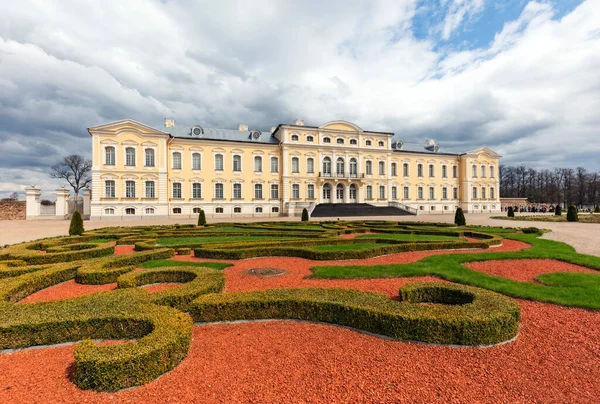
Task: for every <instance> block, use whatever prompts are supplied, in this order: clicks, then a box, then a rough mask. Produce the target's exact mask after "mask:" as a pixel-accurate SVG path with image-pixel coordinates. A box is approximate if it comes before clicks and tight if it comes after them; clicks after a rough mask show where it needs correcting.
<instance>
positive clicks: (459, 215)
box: [454, 208, 467, 226]
mask: <svg viewBox="0 0 600 404" xmlns="http://www.w3.org/2000/svg"><path fill="white" fill-rule="evenodd" d="M454 224H456V225H457V226H464V225H466V224H467V221H466V220H465V214H464V213H463V210H462V208H458V209H456V213H455V214H454Z"/></svg>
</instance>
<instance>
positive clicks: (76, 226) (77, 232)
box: [69, 210, 84, 236]
mask: <svg viewBox="0 0 600 404" xmlns="http://www.w3.org/2000/svg"><path fill="white" fill-rule="evenodd" d="M83 231H84V230H83V218H82V217H81V213H79V211H78V210H76V211H75V213H73V217H72V218H71V225H70V226H69V236H81V235H82V234H83Z"/></svg>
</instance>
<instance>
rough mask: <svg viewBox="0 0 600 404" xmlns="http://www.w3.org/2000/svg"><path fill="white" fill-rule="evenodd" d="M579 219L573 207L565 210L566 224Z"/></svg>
mask: <svg viewBox="0 0 600 404" xmlns="http://www.w3.org/2000/svg"><path fill="white" fill-rule="evenodd" d="M578 221H579V217H578V216H577V208H576V207H575V206H574V205H571V206H569V210H567V222H578Z"/></svg>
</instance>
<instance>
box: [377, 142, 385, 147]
mask: <svg viewBox="0 0 600 404" xmlns="http://www.w3.org/2000/svg"><path fill="white" fill-rule="evenodd" d="M377 144H378V145H379V147H383V146H385V143H384V142H382V141H379V143H377Z"/></svg>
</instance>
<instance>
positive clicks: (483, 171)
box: [481, 166, 486, 178]
mask: <svg viewBox="0 0 600 404" xmlns="http://www.w3.org/2000/svg"><path fill="white" fill-rule="evenodd" d="M485 177H486V175H485V166H481V178H485Z"/></svg>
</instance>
